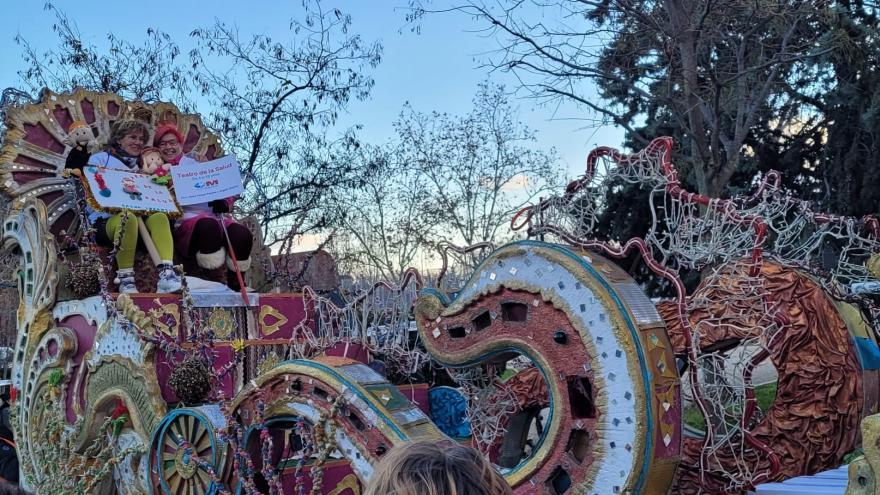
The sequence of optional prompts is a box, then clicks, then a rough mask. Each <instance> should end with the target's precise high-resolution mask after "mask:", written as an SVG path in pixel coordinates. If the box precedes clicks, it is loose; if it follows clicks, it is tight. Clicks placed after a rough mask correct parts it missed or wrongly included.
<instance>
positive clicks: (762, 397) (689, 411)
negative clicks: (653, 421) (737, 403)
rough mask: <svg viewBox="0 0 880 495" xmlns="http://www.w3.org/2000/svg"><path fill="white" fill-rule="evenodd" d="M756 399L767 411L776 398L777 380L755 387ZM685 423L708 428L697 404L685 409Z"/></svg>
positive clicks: (762, 408) (698, 427)
mask: <svg viewBox="0 0 880 495" xmlns="http://www.w3.org/2000/svg"><path fill="white" fill-rule="evenodd" d="M755 399H757V400H758V408H759V409H761V410H762V411H766V410H767V409H768V408H769V407H770V405H771V404H773V400H774V399H776V382H772V383H766V384H764V385H758V386H757V387H755ZM684 423H685V424H686V425H688V426H692V427H694V428H697V429H700V430H702V429H705V428H706V420H705V419H703V415H702V414H701V413H700V409H699V408H698V407H697V406H696V404H694V405H692V406H690V407H688V408H686V409H685V410H684Z"/></svg>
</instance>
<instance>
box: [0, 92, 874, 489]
mask: <svg viewBox="0 0 880 495" xmlns="http://www.w3.org/2000/svg"><path fill="white" fill-rule="evenodd" d="M120 118H134V119H139V120H142V121H144V122H147V123H148V124H150V126H151V127H154V126H155V125H156V124H157V123H159V122H173V123H174V124H175V125H176V127H177V130H178V131H179V132H180V133H181V134H182V135H183V136H184V137H185V143H184V151H185V152H187V153H198V154H201V155H205V156H207V157H208V158H215V157H220V156H222V155H223V150H222V147H221V143H220V142H219V141H218V140H217V138H216V137H215V136H213V135H212V134H211V132H210V131H209V130H208V129H206V128H205V126H204V125H203V124H202V122H201V120H200V119H199V117H198V116H195V115H186V114H182V113H181V112H180V111H179V110H178V109H177V108H176V107H175V106H173V105H171V104H165V103H159V104H144V103H140V102H131V101H125V100H123V99H121V98H120V97H118V96H116V95H113V94H100V93H91V92H86V91H82V90H77V91H75V92H73V93H71V94H54V93H51V92H48V91H47V92H45V93H44V94H43V95H42V96H41V99H40V100H39V101H38V102H22V103H20V104H17V105H13V106H12V107H10V108H8V109H7V118H6V135H5V138H4V140H3V144H2V150H0V170H2V176H3V177H2V189H3V191H4V192H5V193H6V194H7V195H8V196H10V197H11V198H12V200H13V203H12V205H13V206H12V211H11V212H10V214H9V215H8V217H7V218H6V219H5V220H4V221H3V239H4V243H5V248H6V249H10V250H15V252H16V253H17V254H18V257H19V260H20V267H19V271H18V274H19V277H18V283H19V290H20V294H21V301H20V306H19V309H18V328H17V340H16V347H15V368H14V375H13V391H12V409H13V414H12V416H11V422H12V427H13V430H14V432H15V436H16V444H17V450H18V456H19V460H20V464H21V484H22V485H23V486H25V487H26V488H28V489H29V490H32V491H34V492H36V493H40V494H54V493H150V494H175V495H179V494H209V493H236V494H238V493H241V494H250V493H283V494H287V495H293V494H300V493H312V494H328V495H356V494H360V493H361V492H362V490H363V486H364V484H365V483H366V482H367V481H368V480H369V478H370V475H371V473H372V470H373V466H374V465H375V464H376V463H377V462H378V461H379V460H380V459H381V458H382V456H383V455H385V453H386V452H388V451H389V450H391V449H393V448H394V447H395V446H397V445H401V444H403V443H406V442H411V441H414V440H441V439H446V438H452V439H454V440H455V441H460V442H464V443H467V444H470V445H473V446H475V447H477V448H479V449H480V450H481V451H483V452H484V453H485V454H486V455H487V456H488V457H489V458H490V459H491V460H492V462H493V463H494V464H495V465H496V466H497V467H498V469H499V470H500V472H501V473H502V474H503V475H504V476H505V478H506V479H507V480H508V482H509V483H510V484H511V485H512V486H513V487H514V492H515V493H518V494H527V493H535V494H538V493H541V494H544V493H549V494H565V493H567V494H598V495H607V494H616V493H620V494H627V493H632V494H635V493H645V494H666V493H686V494H689V493H711V494H721V493H742V492H744V491H745V490H748V489H750V488H752V487H754V486H756V485H758V484H760V483H763V482H766V481H771V480H781V479H786V478H789V477H793V476H798V475H802V474H809V473H816V472H819V471H822V470H826V469H830V468H836V467H838V466H839V465H841V463H842V462H843V459H844V457H845V456H846V455H847V454H850V453H852V452H854V451H857V449H858V448H860V446H861V445H862V443H863V439H862V438H861V435H860V434H859V431H860V430H859V425H860V421H861V420H862V419H863V418H865V417H867V416H869V415H871V414H874V413H876V412H878V400H880V394H878V391H880V375H878V369H880V349H878V345H877V336H878V330H880V326H878V325H880V320H878V317H880V308H878V307H877V306H876V305H875V299H874V296H875V295H876V294H877V293H880V281H878V275H880V259H878V256H877V254H878V253H880V244H878V236H880V224H878V222H877V220H876V219H875V218H864V219H858V218H843V217H836V216H833V215H826V214H823V213H820V212H816V211H813V209H811V206H810V205H809V204H807V203H806V202H803V201H800V200H798V199H797V198H794V197H791V196H790V195H788V194H787V193H786V191H785V190H784V189H783V188H782V187H781V186H780V182H781V181H780V177H779V176H778V175H777V174H774V173H769V174H767V175H766V176H764V177H763V179H762V181H761V182H760V183H757V184H756V187H755V191H754V192H753V194H751V195H749V196H746V197H737V198H732V199H727V200H722V199H715V198H708V197H703V196H700V195H698V194H694V193H691V192H688V191H687V190H685V189H683V186H682V185H681V183H680V182H679V180H678V176H677V172H676V169H675V167H674V165H673V160H672V157H673V156H674V155H673V152H674V143H672V141H671V140H670V139H668V138H659V139H656V140H654V141H653V142H651V143H650V144H649V145H648V146H647V147H646V148H645V149H644V150H642V151H640V152H638V153H636V154H633V155H623V154H620V153H618V152H617V151H615V150H611V149H606V148H600V149H597V150H595V151H594V152H593V153H591V154H590V156H589V158H588V163H587V171H586V174H585V175H584V176H583V177H581V178H579V179H578V180H576V181H575V182H572V183H571V184H570V185H569V186H568V187H567V188H566V189H565V191H564V192H562V194H560V195H559V196H556V197H552V198H549V199H545V200H542V201H541V202H540V203H539V204H536V205H534V206H531V207H529V208H526V209H524V210H522V211H521V212H519V213H518V214H517V215H516V217H515V218H514V219H513V222H512V227H513V229H514V230H519V231H521V232H526V233H527V235H528V239H527V240H521V241H517V242H513V243H510V244H507V245H505V246H502V247H500V248H497V249H494V248H491V247H490V246H485V245H484V246H475V247H470V248H450V251H453V252H458V253H463V252H466V254H467V256H469V257H471V258H474V257H476V258H479V261H478V263H476V264H475V268H472V271H471V273H469V274H468V276H466V277H465V278H464V279H463V282H462V283H461V284H457V286H455V287H449V286H447V285H444V278H445V277H444V276H443V274H441V275H440V277H438V279H437V282H436V283H435V284H432V285H431V286H429V285H428V284H426V282H425V281H424V279H423V277H422V276H421V275H420V274H419V273H418V272H416V271H415V270H410V271H408V272H407V273H406V275H405V277H404V278H403V279H402V280H400V281H399V283H398V284H394V285H392V284H387V283H378V284H375V285H373V286H371V287H369V288H366V289H365V290H363V291H359V292H355V293H351V294H340V293H339V292H338V291H337V290H336V289H337V286H338V284H336V283H335V278H336V275H335V273H333V270H332V265H331V264H330V260H327V259H323V261H322V262H321V263H318V262H316V263H315V265H322V266H324V268H323V269H321V270H319V269H317V268H314V267H312V269H311V270H312V272H313V273H312V275H311V276H310V277H305V278H306V279H307V281H308V282H309V283H308V284H305V285H303V286H301V287H299V288H298V289H297V290H298V291H297V292H295V293H285V292H282V291H281V290H280V288H279V287H278V286H277V284H273V280H274V279H275V278H276V276H277V274H278V273H279V272H282V271H283V272H286V273H287V272H289V271H290V270H291V269H290V268H289V267H285V268H280V265H281V261H283V260H282V258H283V257H277V256H276V257H272V256H270V255H269V253H268V251H267V250H266V249H265V248H263V249H261V248H260V247H259V232H258V229H257V228H256V225H255V224H254V228H253V230H254V232H255V233H256V234H257V241H258V247H257V248H255V249H254V254H253V258H254V259H253V261H252V268H251V270H249V271H248V272H247V274H246V277H245V280H244V282H245V285H247V286H250V287H255V288H260V290H261V291H262V292H245V293H239V292H236V291H231V290H204V287H205V286H203V285H200V284H199V281H198V279H196V278H187V279H186V282H187V283H186V284H184V290H183V292H182V293H181V294H156V293H153V292H154V290H155V289H154V287H155V286H154V285H152V284H154V283H155V276H154V275H151V274H150V271H151V269H152V267H151V265H150V263H148V262H143V260H148V253H139V254H138V255H137V256H138V261H137V264H136V270H137V272H138V281H139V283H140V284H142V285H143V286H141V287H139V288H140V290H141V292H139V293H134V294H117V293H116V292H115V291H116V286H115V285H114V278H115V274H114V254H115V250H114V249H102V248H100V247H98V246H95V245H94V243H93V241H92V240H91V236H90V235H89V226H88V225H87V222H86V221H85V220H84V218H85V217H84V216H83V213H82V211H83V209H84V206H85V202H84V199H83V195H82V193H83V191H82V190H81V186H80V184H81V182H80V181H79V180H78V179H77V178H76V177H68V176H66V175H65V174H62V173H61V172H62V170H63V169H64V164H65V160H66V158H67V156H68V153H69V152H70V151H71V150H72V149H73V147H74V146H75V145H76V141H75V140H71V139H70V136H69V135H68V132H69V128H70V127H71V124H72V123H73V122H76V121H83V122H85V123H86V124H87V125H88V127H89V128H90V129H91V130H92V133H93V136H94V137H95V139H96V140H97V141H98V144H100V143H101V142H102V141H103V140H106V137H107V135H108V133H109V129H110V124H111V123H112V122H113V121H114V120H117V119H120ZM71 143H73V144H71ZM628 184H638V185H641V186H642V188H643V189H646V190H649V191H650V194H649V204H648V205H638V206H639V207H646V208H649V210H650V212H651V214H652V215H653V224H652V226H651V228H650V229H649V230H648V231H647V232H646V233H645V234H644V235H643V236H642V237H637V238H632V239H617V240H615V239H603V238H599V237H597V236H596V234H595V227H596V223H597V221H598V218H599V215H600V213H601V212H602V211H603V207H604V205H606V202H605V201H604V198H605V196H606V195H607V194H608V193H609V192H610V191H614V190H619V188H621V187H623V186H626V185H628ZM633 207H634V208H635V207H636V205H634V206H633ZM624 213H625V212H621V214H624ZM443 259H444V260H446V253H445V252H444V256H443ZM634 259H639V260H641V266H644V267H647V269H646V271H645V273H647V275H649V276H651V277H653V279H654V280H659V281H660V282H659V283H660V285H661V286H662V288H663V290H664V291H665V292H666V293H667V294H668V295H669V297H665V298H659V299H654V300H652V299H651V298H649V297H648V296H647V295H646V292H645V291H644V290H643V286H641V285H640V284H638V283H636V282H635V280H634V278H633V274H631V273H629V272H628V270H627V269H625V268H626V267H630V266H634V264H633V262H632V260H634ZM300 265H308V263H305V264H303V263H300ZM328 266H330V267H331V268H329V269H328V268H327V267H328ZM306 268H308V267H306ZM445 268H446V264H445V262H444V271H445ZM645 273H643V274H642V275H640V276H643V275H645ZM689 274H690V275H693V274H696V275H697V279H698V280H699V283H698V284H692V285H693V286H691V287H688V286H687V284H686V283H685V279H686V278H687V277H688V276H690V275H689ZM151 277H153V278H151ZM143 281H146V283H144V282H143ZM758 369H761V370H764V371H763V372H765V374H766V373H767V370H770V371H769V375H770V376H771V377H772V378H771V379H770V380H769V382H768V383H769V384H770V385H771V386H772V387H773V388H775V394H773V393H772V392H770V393H769V398H768V399H764V400H761V397H763V396H764V395H767V394H764V395H761V394H758V393H756V390H758V388H759V387H758V385H759V384H756V383H753V378H752V377H753V374H755V373H756V370H758ZM760 385H764V384H760ZM761 392H762V393H763V389H762V390H761ZM871 424H872V423H871V420H868V421H866V423H865V425H866V432H868V433H866V435H873V436H872V437H871V438H870V441H869V439H868V438H867V437H866V439H865V440H864V443H865V451H866V453H867V454H868V459H867V460H860V461H857V462H856V463H854V464H853V467H852V470H853V473H854V474H853V476H856V477H858V478H859V479H858V486H860V487H861V489H863V490H869V491H863V492H860V493H874V491H873V490H874V478H873V476H874V475H873V470H872V467H871V462H870V461H871V460H872V459H873V458H875V457H878V456H877V455H876V453H875V452H874V451H876V450H877V446H876V445H877V442H876V438H878V437H877V432H876V431H874V430H871V426H870V425H871ZM875 429H876V428H875ZM872 431H874V432H873V433H871V432H872ZM869 443H870V445H868V444H869ZM877 467H878V468H880V465H878V466H877ZM862 482H864V483H865V484H861V483H862ZM854 486H855V485H854ZM866 487H867V488H866ZM854 489H855V488H854Z"/></svg>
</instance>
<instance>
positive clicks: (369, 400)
mask: <svg viewBox="0 0 880 495" xmlns="http://www.w3.org/2000/svg"><path fill="white" fill-rule="evenodd" d="M283 364H296V365H299V366H305V367H307V368H313V369H316V370H319V371H323V372H324V373H327V374H329V375H332V376H333V378H335V379H337V380H339V381H340V382H342V383H343V384H344V385H345V386H346V387H347V388H348V389H349V390H351V391H352V392H353V393H354V394H355V395H357V396H358V397H360V398H361V400H363V401H364V402H365V403H366V404H367V406H368V407H369V408H370V409H372V410H373V412H375V413H376V416H378V417H379V418H381V419H382V421H384V422H385V424H386V425H387V426H388V427H389V428H390V429H391V431H393V432H394V433H395V434H396V435H397V437H398V438H399V439H400V440H409V435H407V434H405V433H404V432H403V431H402V430H401V429H400V428H398V427H397V424H395V423H394V420H393V419H391V418H390V417H388V416H386V415H385V413H384V412H382V411H381V410H379V408H378V407H376V406H375V404H373V401H374V400H375V398H373V397H367V396H366V395H364V394H363V393H361V391H360V388H361V387H363V385H361V384H360V383H358V382H354V381H352V380H350V379H349V378H348V377H347V376H345V375H343V374H342V373H340V372H339V371H338V370H337V369H335V368H331V367H329V366H326V365H323V364H321V363H316V362H314V361H310V360H305V359H290V360H287V361H282V362H281V363H279V364H278V366H281V365H283Z"/></svg>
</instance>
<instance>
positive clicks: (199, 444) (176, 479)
mask: <svg viewBox="0 0 880 495" xmlns="http://www.w3.org/2000/svg"><path fill="white" fill-rule="evenodd" d="M214 432H215V425H213V424H212V423H211V421H209V420H208V418H207V417H206V416H205V415H204V414H202V412H200V411H199V410H198V409H177V410H174V411H171V412H170V413H169V414H168V415H167V416H165V418H164V419H163V420H162V422H161V423H160V424H159V427H158V428H157V429H156V433H155V434H154V435H153V441H152V443H151V445H152V448H151V451H150V474H151V476H153V477H155V478H157V480H156V481H158V483H155V484H153V483H151V484H152V485H154V486H155V485H158V487H159V493H161V494H163V495H178V494H182V493H185V494H199V495H203V494H212V493H215V492H216V491H217V488H218V487H217V486H216V483H215V482H214V481H213V480H212V479H211V474H210V472H209V469H208V467H210V469H213V470H214V472H215V473H219V471H220V469H219V468H218V462H219V461H220V460H221V458H222V457H223V456H221V455H220V451H221V446H220V445H219V442H218V440H217V438H216V437H215V433H214Z"/></svg>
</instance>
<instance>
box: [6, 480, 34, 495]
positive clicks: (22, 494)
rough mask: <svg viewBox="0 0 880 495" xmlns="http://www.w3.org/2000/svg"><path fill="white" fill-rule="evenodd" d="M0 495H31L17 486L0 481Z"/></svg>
mask: <svg viewBox="0 0 880 495" xmlns="http://www.w3.org/2000/svg"><path fill="white" fill-rule="evenodd" d="M0 495H31V494H30V492H28V491H25V489H24V488H21V487H19V486H18V485H14V484H12V483H7V482H5V481H0Z"/></svg>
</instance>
